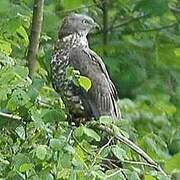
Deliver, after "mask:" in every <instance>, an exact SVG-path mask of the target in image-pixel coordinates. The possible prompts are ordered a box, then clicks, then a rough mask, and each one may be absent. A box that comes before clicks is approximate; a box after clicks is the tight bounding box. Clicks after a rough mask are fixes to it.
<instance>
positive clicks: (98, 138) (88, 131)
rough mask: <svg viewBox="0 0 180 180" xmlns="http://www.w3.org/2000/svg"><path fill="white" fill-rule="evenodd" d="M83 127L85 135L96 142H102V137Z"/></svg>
mask: <svg viewBox="0 0 180 180" xmlns="http://www.w3.org/2000/svg"><path fill="white" fill-rule="evenodd" d="M82 127H83V132H84V134H86V135H87V136H89V137H92V138H93V139H95V140H96V141H100V140H101V137H100V136H99V135H98V134H97V133H96V132H95V131H94V130H93V129H90V128H87V127H85V126H82Z"/></svg>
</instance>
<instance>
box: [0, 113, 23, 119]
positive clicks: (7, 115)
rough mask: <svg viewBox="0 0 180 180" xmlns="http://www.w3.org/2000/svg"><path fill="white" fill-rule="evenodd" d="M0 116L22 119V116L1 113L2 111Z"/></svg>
mask: <svg viewBox="0 0 180 180" xmlns="http://www.w3.org/2000/svg"><path fill="white" fill-rule="evenodd" d="M0 116H1V117H4V118H9V119H13V120H22V118H21V117H19V116H16V115H13V114H7V113H3V112H0Z"/></svg>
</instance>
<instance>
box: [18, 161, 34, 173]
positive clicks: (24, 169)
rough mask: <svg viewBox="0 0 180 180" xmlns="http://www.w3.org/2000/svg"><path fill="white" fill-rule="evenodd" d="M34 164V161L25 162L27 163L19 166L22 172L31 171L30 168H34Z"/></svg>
mask: <svg viewBox="0 0 180 180" xmlns="http://www.w3.org/2000/svg"><path fill="white" fill-rule="evenodd" d="M33 166H34V165H33V164H32V163H25V164H22V165H21V166H20V168H19V171H20V172H26V171H29V170H30V169H32V167H33Z"/></svg>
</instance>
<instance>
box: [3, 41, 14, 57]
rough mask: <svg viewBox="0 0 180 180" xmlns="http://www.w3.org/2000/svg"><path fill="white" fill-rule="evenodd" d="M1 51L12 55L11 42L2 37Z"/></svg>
mask: <svg viewBox="0 0 180 180" xmlns="http://www.w3.org/2000/svg"><path fill="white" fill-rule="evenodd" d="M0 51H1V52H3V53H4V54H5V55H10V54H11V52H12V48H11V44H10V43H9V42H6V41H4V40H2V39H0Z"/></svg>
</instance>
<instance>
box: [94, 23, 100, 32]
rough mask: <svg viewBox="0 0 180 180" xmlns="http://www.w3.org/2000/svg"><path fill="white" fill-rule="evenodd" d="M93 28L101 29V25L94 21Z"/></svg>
mask: <svg viewBox="0 0 180 180" xmlns="http://www.w3.org/2000/svg"><path fill="white" fill-rule="evenodd" d="M93 28H94V29H98V30H100V26H99V24H97V23H96V22H94V23H93Z"/></svg>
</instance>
